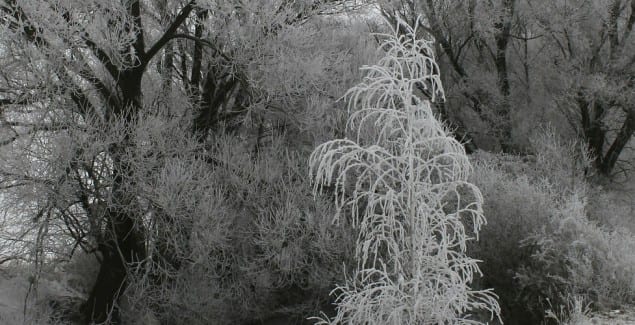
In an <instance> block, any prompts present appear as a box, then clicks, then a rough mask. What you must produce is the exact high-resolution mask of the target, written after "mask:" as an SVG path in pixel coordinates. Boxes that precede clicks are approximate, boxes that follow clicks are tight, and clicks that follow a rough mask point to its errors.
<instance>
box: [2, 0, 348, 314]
mask: <svg viewBox="0 0 635 325" xmlns="http://www.w3.org/2000/svg"><path fill="white" fill-rule="evenodd" d="M342 3H343V1H338V0H336V1H322V0H315V1H312V0H309V1H287V0H259V1H223V0H200V1H195V0H131V1H129V0H113V1H96V0H91V1H77V0H47V1H27V0H0V66H1V67H2V69H1V70H2V71H1V72H0V119H1V120H0V127H1V129H0V191H1V192H2V193H1V196H0V200H2V201H1V205H2V208H1V209H2V210H3V211H4V210H6V211H9V212H8V213H7V215H10V217H11V219H13V220H12V221H15V222H14V223H13V225H15V226H16V228H13V227H10V228H9V229H7V231H9V232H10V231H13V230H16V232H18V230H19V231H20V233H16V234H11V235H12V236H10V238H12V239H16V238H17V240H16V241H15V242H14V243H19V244H21V243H25V244H24V245H22V246H27V247H26V248H27V249H26V250H22V251H20V252H22V253H24V254H22V257H24V258H25V259H27V260H29V261H32V260H33V259H35V260H36V261H38V262H46V263H52V261H58V260H59V259H61V258H68V256H72V255H73V253H74V252H75V251H76V250H77V249H82V250H84V251H86V252H88V253H90V254H94V255H95V256H98V258H99V260H100V262H101V263H100V269H99V273H98V274H97V281H95V282H94V286H93V287H92V288H90V289H89V290H88V291H89V292H88V293H87V298H88V299H87V301H86V303H85V304H84V308H83V309H82V311H83V314H84V318H85V320H86V321H87V322H88V321H90V320H91V319H92V320H94V321H96V322H104V321H107V320H108V319H109V318H112V317H110V316H111V315H112V316H116V314H117V313H116V310H117V306H118V305H119V303H120V302H121V299H120V298H121V297H122V296H123V295H124V293H125V292H126V291H127V289H129V288H130V287H131V284H133V285H134V286H133V287H134V289H135V291H137V292H138V291H139V290H137V289H139V288H141V289H148V288H150V287H152V288H151V289H153V290H154V289H156V291H152V292H157V291H161V290H163V289H166V288H167V289H169V288H171V287H174V284H175V283H176V281H177V280H182V278H181V279H178V278H179V276H180V275H182V273H181V272H185V271H183V269H186V270H188V268H189V269H190V270H191V269H193V268H194V267H192V264H196V263H199V262H200V261H212V262H211V263H209V264H208V265H207V266H206V267H201V269H203V270H205V271H207V272H208V273H205V272H202V275H203V276H207V277H212V271H210V270H214V271H217V270H223V272H226V273H231V272H230V271H227V270H228V268H224V266H225V264H224V260H223V259H222V258H212V257H218V255H220V253H219V254H218V255H215V253H218V251H210V250H205V249H206V248H209V247H208V246H205V245H207V244H209V245H217V246H219V247H217V249H218V250H221V251H223V250H222V248H223V247H224V246H223V245H221V244H226V243H227V242H228V241H229V242H231V244H228V246H229V247H230V248H233V247H234V246H232V245H238V244H237V242H241V238H240V237H241V236H244V235H245V234H244V233H241V232H240V231H242V230H243V229H246V228H249V227H248V226H249V225H251V224H252V223H254V222H255V219H256V218H255V217H254V215H256V216H260V214H263V213H264V212H263V211H261V210H259V209H254V210H253V211H255V212H254V213H253V214H248V213H246V212H245V211H246V210H249V209H248V208H246V207H244V206H242V205H243V204H244V203H245V201H243V200H240V199H238V198H239V197H245V195H246V193H251V192H250V191H251V190H253V193H257V194H254V195H255V196H257V195H264V193H263V192H262V191H260V189H266V188H270V187H268V186H267V185H266V183H267V182H256V181H254V180H253V179H252V178H251V176H253V175H251V174H250V173H248V172H245V171H241V170H239V169H240V168H236V166H235V165H232V164H229V162H227V160H223V159H220V158H219V156H222V151H223V150H225V149H227V148H225V147H224V146H226V145H228V144H229V143H232V144H234V146H235V148H233V149H234V151H232V155H235V156H237V155H244V156H241V157H242V158H245V159H244V161H242V162H244V163H245V164H244V166H243V167H242V168H255V167H254V166H256V165H257V162H258V161H261V160H259V159H260V158H259V157H258V156H259V152H268V151H267V150H263V149H262V148H263V147H265V146H269V145H271V144H272V143H273V142H274V141H273V139H277V137H278V136H280V135H281V134H286V133H288V134H295V135H297V134H298V133H301V132H304V133H303V134H302V136H295V137H294V139H295V140H298V142H302V141H305V142H309V143H310V142H311V136H313V135H312V134H311V132H309V131H307V129H308V128H310V127H312V126H310V125H308V123H306V121H309V120H310V118H309V117H307V116H305V115H304V113H305V111H306V110H307V107H314V108H316V109H315V111H316V112H317V114H318V115H319V114H321V113H324V110H323V109H321V107H326V106H327V105H325V104H324V103H325V102H328V101H330V100H331V99H330V97H333V98H337V97H340V96H341V95H342V94H341V93H339V92H338V91H339V89H347V88H348V86H346V87H339V88H338V87H337V85H338V84H340V83H343V84H346V82H347V80H348V79H347V78H339V77H338V75H339V71H341V70H342V69H340V68H339V67H340V65H341V66H342V67H344V66H346V62H350V61H349V59H350V56H351V55H350V53H349V52H347V51H346V50H342V51H340V49H338V48H337V46H343V44H340V43H338V41H332V42H331V40H334V39H335V38H334V37H333V35H324V34H322V33H321V32H320V27H319V23H320V22H319V20H317V19H313V18H315V17H317V16H318V14H325V15H326V14H330V13H333V12H337V11H339V10H341V8H339V7H338V6H337V5H338V4H342ZM320 16H322V15H320ZM324 30H328V29H324ZM327 36H328V37H327ZM316 38H320V40H321V41H320V43H317V44H310V42H307V40H310V39H316ZM301 42H302V43H301ZM344 48H345V49H346V46H344ZM307 53H311V54H313V56H312V58H311V60H316V61H313V62H312V61H310V60H309V58H308V55H307ZM291 58H292V59H293V60H294V61H293V63H294V64H293V65H284V64H280V62H282V61H283V60H291ZM309 67H310V68H311V69H308V68H309ZM284 69H286V70H284ZM309 70H310V71H309ZM351 70H352V69H351ZM285 76H286V77H285ZM283 81H284V82H287V83H285V84H284V85H282V84H281V85H280V87H275V83H276V82H283ZM308 94H312V95H313V96H312V98H310V99H307V98H306V97H308ZM287 112H290V114H287ZM325 115H328V114H325ZM226 135H231V137H235V138H232V141H230V140H227V139H226V138H225V136H226ZM290 137H291V136H290ZM305 139H308V140H305ZM225 140H227V141H225ZM234 140H235V141H234ZM219 141H225V143H219ZM219 147H220V149H219ZM293 149H295V148H292V149H291V151H293ZM227 150H228V149H227ZM284 158H287V157H286V156H285V157H284ZM281 159H283V158H281ZM284 166H286V165H285V164H282V163H281V164H279V165H277V166H276V168H273V169H275V170H276V171H280V170H281V169H284V168H285V167H284ZM219 170H221V171H222V172H221V171H219ZM222 173H225V176H226V177H224V178H223V177H220V176H219V178H220V179H219V181H218V182H215V181H209V180H210V179H215V178H213V177H212V174H214V175H215V176H218V174H222ZM254 173H256V172H254ZM236 179H238V181H236ZM266 179H267V180H271V181H272V182H273V179H274V178H266ZM230 180H231V181H236V182H237V183H239V184H241V185H242V183H241V182H244V183H245V184H250V186H251V187H250V188H248V189H242V188H241V189H240V190H239V188H240V187H239V186H234V187H229V186H226V187H224V185H227V183H230ZM208 181H209V182H208ZM210 183H212V184H210ZM263 184H265V185H263ZM210 186H214V188H210ZM277 194H280V193H277ZM309 196H310V195H309ZM219 202H220V203H219ZM226 202H230V203H227V205H231V204H234V203H235V204H237V205H241V206H240V208H237V209H235V210H232V209H229V208H228V207H226V206H222V207H218V205H222V204H221V203H223V204H224V203H226ZM250 202H251V203H252V205H253V203H254V202H256V201H255V200H251V201H250ZM269 202H271V200H269ZM285 203H286V202H285ZM224 208H227V209H229V210H231V211H232V213H231V214H230V216H226V215H224V214H223V213H224V212H223V211H224V210H223V209H224ZM260 208H262V209H265V207H260ZM299 210H301V211H305V210H306V209H299ZM238 216H241V217H243V216H248V217H246V221H245V222H244V223H242V225H243V227H237V226H236V224H235V223H233V224H232V226H233V227H232V230H234V232H232V233H231V234H229V235H228V236H229V237H231V240H229V239H228V238H226V237H223V236H225V235H227V233H226V232H223V229H224V228H223V227H224V225H226V222H237V221H236V219H237V218H238ZM291 216H292V217H294V219H292V220H293V221H294V222H298V218H296V217H298V216H297V215H295V214H291ZM3 217H4V216H3ZM222 217H225V219H226V220H222V222H221V220H219V218H222ZM241 220H243V219H241ZM274 221H276V220H274ZM205 225H208V226H209V227H206V226H205ZM274 225H279V224H278V223H274ZM3 230H4V229H3ZM207 230H209V231H207ZM201 231H203V232H204V234H201ZM13 235H15V236H13ZM201 238H202V239H205V240H202V239H201ZM198 239H201V240H198ZM197 240H198V241H197ZM244 242H245V245H247V246H248V245H252V246H251V247H253V243H252V242H249V241H247V240H245V241H244ZM205 243H207V244H205ZM241 243H242V242H241ZM197 245H199V246H197ZM285 245H287V244H285ZM17 246H19V245H17ZM197 247H198V249H199V250H198V251H197ZM285 247H286V246H285ZM22 248H24V247H16V249H22ZM204 248H205V249H204ZM255 251H258V250H257V249H253V250H247V249H245V250H243V251H239V250H238V249H237V250H236V251H231V249H230V250H229V251H224V252H227V254H228V255H231V254H233V253H234V252H236V254H234V255H232V256H236V260H238V262H237V263H239V262H243V261H244V260H249V261H252V260H253V259H251V258H247V257H244V256H245V255H249V254H255V253H253V252H255ZM197 252H198V253H200V255H196V253H197ZM276 253H280V249H279V250H278V251H276ZM0 254H1V256H4V254H5V252H0ZM192 254H194V255H196V256H199V257H200V259H194V258H192V257H193V255H192ZM205 254H207V257H208V258H207V259H205V258H204V257H205V256H206V255H205ZM240 254H243V255H240ZM13 255H15V254H13ZM210 256H211V257H210ZM239 257H240V259H239ZM252 257H253V256H252ZM3 259H4V258H3V257H0V261H1V260H3ZM216 262H218V263H216ZM197 265H199V264H197ZM186 266H187V267H188V268H186ZM234 266H236V269H239V267H238V266H237V265H234ZM259 266H261V265H259ZM264 268H265V267H260V268H258V267H256V266H254V267H253V269H259V270H262V269H264ZM292 271H293V272H295V271H297V269H292V270H291V271H289V272H290V273H293V272H292ZM298 272H300V271H298ZM139 273H141V274H139ZM223 274H225V273H223ZM213 275H217V274H213ZM250 275H253V274H250ZM295 275H296V274H293V275H291V276H289V277H291V278H294V279H295ZM249 278H250V277H249V276H244V277H242V278H240V279H242V280H245V279H249ZM138 279H141V280H138ZM223 279H224V280H227V278H223ZM250 279H255V277H254V276H251V278H250ZM197 280H199V279H196V278H190V279H189V280H188V281H190V282H189V283H188V284H191V283H195V281H197ZM234 280H235V279H234V278H232V279H231V281H234ZM133 281H145V282H143V283H141V284H140V283H133ZM227 281H230V280H227ZM236 282H239V280H236ZM262 282H263V283H266V282H267V281H265V280H263V281H262ZM298 282H301V280H297V281H296V282H293V285H295V286H296V287H297V286H298V285H297V283H298ZM316 282H317V281H316ZM284 283H285V285H287V282H284ZM224 284H227V283H224ZM244 284H245V282H243V283H239V284H238V285H235V286H234V287H232V288H235V287H240V288H249V286H248V285H244ZM231 285H233V284H231ZM231 285H227V286H231ZM243 285H244V286H243ZM264 286H265V285H264V284H263V285H262V287H258V286H254V287H256V288H255V290H252V292H251V293H253V291H256V290H260V289H262V291H258V293H261V296H262V297H265V298H267V297H269V296H267V295H266V294H262V292H266V293H268V292H270V291H274V289H278V287H276V288H271V286H269V287H268V288H264ZM167 289H166V290H167ZM199 289H200V288H199ZM267 290H269V291H267ZM245 291H247V289H245ZM146 292H150V291H146ZM223 292H226V291H222V290H220V289H219V290H218V291H217V292H215V294H217V295H219V294H222V293H223ZM142 293H143V292H142ZM242 293H243V292H241V294H242ZM251 293H250V294H251ZM139 296H140V297H144V298H148V297H147V296H148V295H143V294H140V295H139ZM166 296H167V295H166ZM210 296H213V294H210ZM152 298H157V297H152ZM160 298H162V297H158V298H157V299H155V300H154V301H152V302H153V303H154V302H156V303H155V304H154V305H152V307H156V306H157V305H159V306H160V307H161V308H162V307H164V306H165V305H169V304H171V305H170V306H174V304H175V301H174V300H172V301H168V299H160ZM223 298H224V297H223ZM241 298H242V297H241ZM148 300H150V299H148ZM157 301H158V302H157ZM237 301H241V300H240V299H237ZM135 302H136V301H135ZM275 303H277V302H275ZM280 304H283V303H280ZM242 307H243V306H237V308H236V310H238V312H236V311H234V313H235V314H241V312H242V311H243V310H242V309H240V308H242ZM268 307H269V306H268ZM157 309H158V308H157ZM184 309H185V308H183V307H182V306H180V307H179V308H175V309H174V310H179V311H182V310H184ZM261 309H262V310H265V309H267V308H266V307H261ZM166 310H168V311H167V312H166ZM113 311H114V312H113ZM169 311H170V309H168V308H166V309H164V310H163V312H165V313H166V314H168V313H169ZM241 316H243V317H249V316H250V315H249V314H248V313H244V312H242V315H241ZM114 318H117V317H114Z"/></svg>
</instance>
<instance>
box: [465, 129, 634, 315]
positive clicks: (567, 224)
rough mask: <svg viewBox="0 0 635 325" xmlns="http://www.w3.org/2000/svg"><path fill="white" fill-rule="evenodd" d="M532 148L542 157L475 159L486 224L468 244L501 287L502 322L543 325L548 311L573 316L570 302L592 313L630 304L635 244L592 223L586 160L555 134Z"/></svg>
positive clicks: (490, 283) (488, 278)
mask: <svg viewBox="0 0 635 325" xmlns="http://www.w3.org/2000/svg"><path fill="white" fill-rule="evenodd" d="M531 143H532V146H533V151H534V152H535V153H536V155H535V156H533V157H529V159H528V157H517V156H510V155H493V154H486V153H482V152H481V153H478V154H476V155H474V156H473V160H474V163H475V169H476V171H475V173H474V175H473V178H472V180H473V182H474V183H475V184H476V185H477V186H479V188H481V190H482V191H483V196H484V198H485V203H484V211H485V215H486V216H487V220H488V225H487V226H486V227H483V230H482V231H481V240H480V241H479V242H474V243H472V246H471V247H470V252H471V254H472V255H473V256H475V257H476V258H479V259H481V260H483V265H482V269H483V272H484V274H485V277H484V279H483V281H484V282H483V283H482V285H483V286H486V287H493V288H494V289H495V290H496V292H497V293H498V294H499V296H500V297H501V299H500V303H501V307H502V309H503V316H504V319H505V320H506V322H509V323H514V324H516V323H518V324H536V323H539V322H541V321H544V316H545V311H546V310H549V309H556V310H560V309H562V310H565V311H567V310H569V308H568V307H567V306H572V304H573V302H572V301H571V298H570V297H578V298H577V299H583V300H584V301H588V302H589V303H591V307H594V308H603V307H609V306H612V307H615V306H620V305H624V304H626V303H629V302H631V301H632V299H633V297H634V295H633V294H634V293H635V283H634V281H635V279H633V277H632V274H634V273H635V258H634V257H633V256H632V253H630V252H632V249H633V248H635V247H634V246H633V245H634V244H635V239H633V237H632V234H631V233H626V232H624V231H615V230H610V229H609V228H606V227H604V226H601V225H600V224H599V223H598V222H596V221H590V219H589V217H588V213H587V208H586V206H587V197H588V193H589V192H590V185H589V184H588V183H587V181H586V179H585V171H587V170H588V163H587V161H588V157H587V155H585V154H578V153H579V152H580V151H579V150H578V148H580V146H577V145H575V144H566V143H562V142H561V141H558V140H557V138H556V137H555V136H554V134H553V133H552V132H546V133H542V134H539V135H538V136H536V137H534V138H533V139H532V140H531ZM607 212H608V210H605V211H603V212H602V213H604V214H607ZM600 219H601V218H600Z"/></svg>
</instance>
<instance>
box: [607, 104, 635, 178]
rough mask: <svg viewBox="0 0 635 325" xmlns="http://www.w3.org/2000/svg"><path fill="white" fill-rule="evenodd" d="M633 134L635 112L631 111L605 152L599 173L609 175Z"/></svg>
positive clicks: (634, 131) (634, 130)
mask: <svg viewBox="0 0 635 325" xmlns="http://www.w3.org/2000/svg"><path fill="white" fill-rule="evenodd" d="M634 133H635V111H634V110H631V111H630V112H628V115H627V116H626V120H625V121H624V124H622V128H621V129H620V132H619V133H618V134H617V137H616V138H615V140H614V141H613V143H612V144H611V147H610V148H609V149H608V151H607V152H606V155H605V156H604V159H602V164H601V165H600V168H599V169H600V172H601V173H602V174H604V175H609V174H610V173H611V172H612V171H613V168H615V164H616V163H617V160H618V158H619V156H620V154H621V153H622V150H624V147H626V144H627V143H628V142H629V141H630V139H631V138H632V137H633V134H634Z"/></svg>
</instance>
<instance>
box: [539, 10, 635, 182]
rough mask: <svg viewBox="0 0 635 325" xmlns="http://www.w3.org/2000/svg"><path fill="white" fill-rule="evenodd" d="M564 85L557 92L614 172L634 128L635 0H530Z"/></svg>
mask: <svg viewBox="0 0 635 325" xmlns="http://www.w3.org/2000/svg"><path fill="white" fill-rule="evenodd" d="M529 4H530V7H529V8H530V9H531V10H532V11H533V13H534V15H535V19H536V21H537V22H538V27H537V29H538V30H539V33H542V34H544V35H546V45H547V46H549V47H550V49H551V51H550V52H549V53H552V66H553V68H554V71H556V72H557V73H558V74H560V76H561V82H562V84H563V85H565V86H564V87H563V88H564V90H565V91H566V92H565V96H557V95H556V96H555V97H556V100H558V102H559V103H560V104H561V106H562V108H563V109H564V110H565V111H566V114H567V116H568V117H569V119H570V121H571V122H572V124H573V126H574V128H575V130H576V131H577V132H578V134H579V136H580V138H582V139H583V140H584V141H585V142H586V143H587V149H588V150H589V152H591V153H592V154H593V156H594V157H595V159H594V164H595V167H596V168H597V169H598V170H599V172H600V173H602V174H604V175H610V174H611V173H613V171H614V168H615V166H616V164H617V162H618V159H619V157H620V154H621V153H622V152H623V151H624V149H625V148H626V147H627V145H628V143H629V141H630V140H631V139H632V137H633V134H634V132H635V110H634V109H633V99H634V97H633V91H632V89H633V80H634V78H633V76H634V75H635V65H634V64H635V56H633V54H632V53H633V51H632V50H633V44H634V42H633V41H632V40H633V37H632V31H633V25H634V24H635V1H620V0H616V1H606V2H586V1H574V2H562V1H555V2H549V3H545V4H542V3H540V4H539V3H534V2H533V1H532V2H529Z"/></svg>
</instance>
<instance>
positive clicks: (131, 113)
mask: <svg viewBox="0 0 635 325" xmlns="http://www.w3.org/2000/svg"><path fill="white" fill-rule="evenodd" d="M144 70H145V66H144V65H141V66H139V67H136V68H134V69H131V70H127V71H123V72H121V79H120V80H119V82H118V88H119V90H120V93H121V97H122V103H121V105H118V106H116V107H113V108H112V112H113V114H112V115H111V116H110V119H124V121H125V122H126V123H125V128H126V129H125V130H124V132H125V134H126V135H125V136H124V140H123V141H122V142H121V143H117V144H115V145H113V146H112V147H111V148H110V156H111V157H112V160H113V185H112V204H111V205H110V207H109V208H108V211H107V214H106V218H107V227H108V228H107V229H105V232H106V234H105V236H104V238H106V240H105V242H104V243H100V244H99V251H100V253H101V254H102V263H101V266H100V268H99V274H98V275H97V281H96V283H95V285H94V286H93V289H92V291H91V293H90V296H89V297H88V301H87V302H86V304H85V305H84V307H83V308H82V314H83V315H84V317H85V319H87V320H92V321H94V322H96V323H103V322H106V321H108V320H110V323H111V324H117V323H118V322H119V315H118V310H117V307H116V305H117V302H118V300H119V297H120V296H121V294H122V293H123V292H124V290H125V289H126V287H127V285H128V282H127V278H128V273H129V267H130V266H131V265H133V264H135V263H138V262H140V261H142V260H144V259H145V258H146V249H145V235H144V234H145V232H144V231H143V225H142V224H141V220H140V218H139V216H138V215H136V214H135V212H134V211H135V209H134V207H135V205H136V204H135V197H134V192H133V191H132V188H133V186H134V184H133V183H131V182H132V180H133V179H134V175H133V170H132V166H130V164H129V163H128V159H129V158H128V157H126V156H127V155H129V153H128V148H129V147H130V146H132V143H131V142H130V139H131V137H130V132H131V131H132V130H131V129H132V123H134V121H135V120H136V117H137V115H138V112H139V110H140V108H141V107H142V102H141V101H142V98H141V79H142V78H143V73H144ZM109 315H110V318H109Z"/></svg>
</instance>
